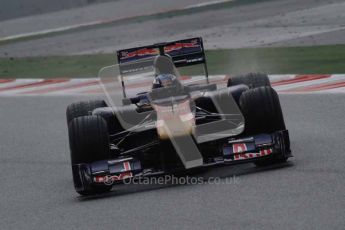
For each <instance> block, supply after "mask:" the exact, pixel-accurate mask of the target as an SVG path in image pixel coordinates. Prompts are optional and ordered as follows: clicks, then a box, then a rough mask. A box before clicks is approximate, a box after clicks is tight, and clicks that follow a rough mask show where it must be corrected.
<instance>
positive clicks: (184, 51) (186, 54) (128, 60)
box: [117, 37, 209, 98]
mask: <svg viewBox="0 0 345 230" xmlns="http://www.w3.org/2000/svg"><path fill="white" fill-rule="evenodd" d="M158 55H169V56H170V57H171V58H172V60H173V62H174V65H175V66H176V67H177V68H178V67H185V66H191V65H197V64H203V66H204V73H205V77H206V82H207V84H208V83H209V80H208V70H207V64H206V56H205V50H204V44H203V41H202V38H201V37H196V38H189V39H184V40H178V41H173V42H165V43H158V44H154V45H150V46H142V47H136V48H130V49H124V50H119V51H117V62H118V64H119V68H120V74H121V82H122V90H123V96H124V97H125V98H126V89H125V84H124V76H125V75H126V74H132V73H136V72H140V71H143V70H145V69H146V68H150V67H152V59H153V58H154V57H155V56H158ZM138 61H140V62H138Z"/></svg>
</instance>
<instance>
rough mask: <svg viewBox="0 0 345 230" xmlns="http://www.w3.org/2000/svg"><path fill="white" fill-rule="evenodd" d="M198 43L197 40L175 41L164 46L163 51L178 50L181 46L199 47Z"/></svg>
mask: <svg viewBox="0 0 345 230" xmlns="http://www.w3.org/2000/svg"><path fill="white" fill-rule="evenodd" d="M199 47H200V44H198V40H195V41H192V42H188V43H175V44H173V45H169V46H166V47H164V52H165V53H170V52H172V51H175V50H180V49H182V48H199Z"/></svg>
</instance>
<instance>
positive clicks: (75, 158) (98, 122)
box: [68, 116, 112, 195]
mask: <svg viewBox="0 0 345 230" xmlns="http://www.w3.org/2000/svg"><path fill="white" fill-rule="evenodd" d="M68 133H69V143H70V151H71V162H72V165H74V164H81V163H91V162H94V161H100V160H107V159H109V156H110V149H109V135H108V128H107V123H106V121H105V120H104V119H103V118H102V117H100V116H82V117H77V118H74V119H73V120H72V121H71V122H70V123H69V125H68ZM111 187H112V186H109V185H97V186H92V187H91V188H89V190H87V191H81V192H79V193H80V194H81V195H91V194H96V193H102V192H107V191H109V190H110V189H111Z"/></svg>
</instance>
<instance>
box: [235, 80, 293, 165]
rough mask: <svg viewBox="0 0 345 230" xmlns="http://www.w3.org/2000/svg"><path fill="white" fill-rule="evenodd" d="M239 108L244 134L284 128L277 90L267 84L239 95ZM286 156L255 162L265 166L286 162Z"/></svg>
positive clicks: (269, 131)
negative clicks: (243, 121) (243, 122)
mask: <svg viewBox="0 0 345 230" xmlns="http://www.w3.org/2000/svg"><path fill="white" fill-rule="evenodd" d="M240 108H241V110H242V113H243V116H244V118H245V134H246V135H256V134H260V133H273V132H275V131H280V130H285V129H286V126H285V122H284V117H283V113H282V109H281V106H280V102H279V97H278V94H277V92H276V91H275V90H274V89H273V88H272V87H269V86H266V87H259V88H255V89H250V90H248V91H246V92H244V93H243V94H242V95H241V97H240ZM286 160H287V158H286V157H279V156H275V157H274V158H267V159H263V160H259V161H257V162H255V164H256V165H257V166H266V165H271V164H275V163H282V162H286Z"/></svg>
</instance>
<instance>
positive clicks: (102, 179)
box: [94, 161, 133, 184]
mask: <svg viewBox="0 0 345 230" xmlns="http://www.w3.org/2000/svg"><path fill="white" fill-rule="evenodd" d="M131 169H132V168H131V164H130V162H129V161H125V162H123V169H122V173H120V174H119V175H113V176H96V177H95V178H94V181H95V182H96V183H105V184H112V183H113V182H114V181H121V180H124V179H127V178H131V177H133V173H132V172H130V170H131Z"/></svg>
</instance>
